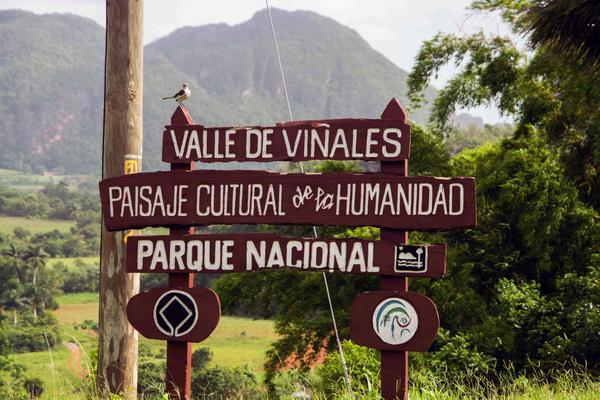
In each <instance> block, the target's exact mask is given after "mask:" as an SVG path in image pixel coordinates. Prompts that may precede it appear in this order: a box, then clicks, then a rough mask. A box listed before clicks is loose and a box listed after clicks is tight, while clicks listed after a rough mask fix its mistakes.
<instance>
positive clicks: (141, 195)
mask: <svg viewBox="0 0 600 400" xmlns="http://www.w3.org/2000/svg"><path fill="white" fill-rule="evenodd" d="M100 197H101V201H102V208H103V210H104V223H105V226H106V228H107V229H108V230H111V231H114V230H123V229H132V228H142V227H146V226H191V225H210V224H257V223H263V224H314V225H348V226H361V225H371V226H379V227H386V228H395V229H404V230H442V229H452V228H459V227H463V228H466V227H472V226H475V224H476V196H475V179H474V178H434V177H401V176H396V175H386V174H368V173H365V174H358V173H357V174H348V173H326V174H278V173H271V172H262V171H189V172H186V171H171V172H151V173H139V174H133V175H126V176H121V177H116V178H110V179H105V180H103V181H101V182H100Z"/></svg>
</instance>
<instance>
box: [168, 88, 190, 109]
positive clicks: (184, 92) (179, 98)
mask: <svg viewBox="0 0 600 400" xmlns="http://www.w3.org/2000/svg"><path fill="white" fill-rule="evenodd" d="M191 94H192V92H190V88H188V84H187V83H184V84H183V86H182V87H181V90H180V91H179V92H177V93H175V94H174V95H173V96H169V97H163V98H162V99H163V100H167V99H175V101H176V102H178V103H179V104H180V105H183V101H184V100H187V99H189V98H190V95H191Z"/></svg>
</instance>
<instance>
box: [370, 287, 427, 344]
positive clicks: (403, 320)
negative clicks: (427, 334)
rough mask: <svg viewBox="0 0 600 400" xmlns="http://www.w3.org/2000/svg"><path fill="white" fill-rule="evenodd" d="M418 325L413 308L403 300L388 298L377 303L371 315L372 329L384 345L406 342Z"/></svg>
mask: <svg viewBox="0 0 600 400" xmlns="http://www.w3.org/2000/svg"><path fill="white" fill-rule="evenodd" d="M418 324H419V318H418V316H417V313H416V310H415V309H414V307H413V306H412V305H411V304H410V303H409V302H407V301H406V300H404V299H400V298H396V297H394V298H388V299H385V300H384V301H382V302H381V303H379V305H378V306H377V307H376V308H375V312H374V313H373V329H374V330H375V333H377V335H378V336H379V337H380V338H381V340H383V341H384V342H386V343H389V344H402V343H406V342H408V341H409V340H410V339H411V338H412V337H413V336H414V335H415V333H416V331H417V327H418Z"/></svg>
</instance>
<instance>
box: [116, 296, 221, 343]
mask: <svg viewBox="0 0 600 400" xmlns="http://www.w3.org/2000/svg"><path fill="white" fill-rule="evenodd" d="M127 318H128V319H129V322H130V323H131V325H133V327H134V328H135V329H136V330H138V331H139V332H140V333H141V334H142V335H144V337H147V338H148V339H161V340H169V341H175V342H201V341H203V340H204V339H206V338H207V337H208V336H209V335H210V334H211V333H212V332H213V331H214V330H215V328H216V327H217V324H218V323H219V319H220V318H221V303H220V302H219V297H218V296H217V294H216V293H215V292H213V291H212V290H211V289H207V288H178V289H171V288H169V289H167V288H159V289H150V290H149V291H147V292H142V293H139V294H137V295H135V296H133V297H132V298H131V299H130V300H129V303H127Z"/></svg>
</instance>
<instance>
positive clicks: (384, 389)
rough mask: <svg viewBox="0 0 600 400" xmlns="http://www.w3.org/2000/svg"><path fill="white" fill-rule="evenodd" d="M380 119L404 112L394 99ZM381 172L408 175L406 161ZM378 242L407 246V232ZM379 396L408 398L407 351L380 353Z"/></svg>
mask: <svg viewBox="0 0 600 400" xmlns="http://www.w3.org/2000/svg"><path fill="white" fill-rule="evenodd" d="M381 119H404V120H406V113H405V112H404V110H403V109H402V106H401V105H400V103H399V102H398V100H396V99H392V100H391V101H390V102H389V104H388V105H387V107H386V109H385V110H384V112H383V114H381ZM381 172H383V173H386V174H394V175H400V176H407V175H408V160H403V161H391V162H386V161H382V162H381ZM381 240H389V241H391V242H394V243H396V244H404V243H408V233H407V232H405V231H401V230H397V229H385V228H382V229H381ZM380 282H381V283H380V286H381V290H386V291H387V290H394V291H408V279H407V278H400V277H393V276H382V277H381V281H380ZM381 395H382V397H383V398H384V399H385V400H407V399H408V352H406V351H388V350H382V351H381Z"/></svg>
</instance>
